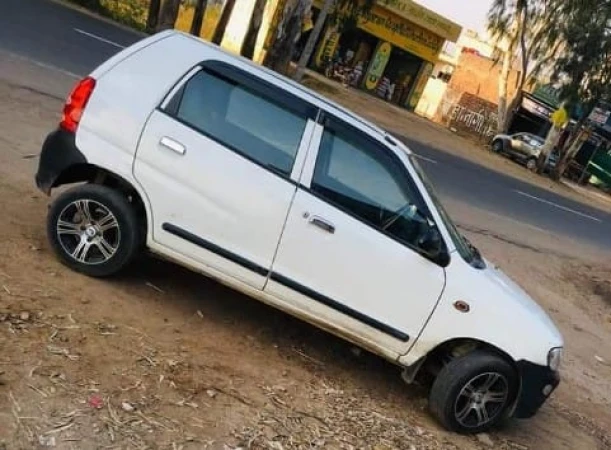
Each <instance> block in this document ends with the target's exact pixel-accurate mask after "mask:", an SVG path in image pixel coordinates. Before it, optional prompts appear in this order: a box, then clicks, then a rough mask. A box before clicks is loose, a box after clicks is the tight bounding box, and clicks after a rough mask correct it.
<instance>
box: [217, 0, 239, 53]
mask: <svg viewBox="0 0 611 450" xmlns="http://www.w3.org/2000/svg"><path fill="white" fill-rule="evenodd" d="M235 2H236V0H226V2H225V6H224V7H223V12H222V13H221V17H220V19H219V22H218V24H217V25H216V28H215V29H214V35H213V36H212V42H214V43H215V44H216V45H221V42H223V37H224V36H225V29H226V28H227V24H228V23H229V19H230V18H231V13H232V12H233V8H234V6H235Z"/></svg>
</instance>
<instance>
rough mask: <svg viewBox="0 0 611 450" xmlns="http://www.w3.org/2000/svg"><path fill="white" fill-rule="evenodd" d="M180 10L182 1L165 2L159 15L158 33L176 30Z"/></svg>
mask: <svg viewBox="0 0 611 450" xmlns="http://www.w3.org/2000/svg"><path fill="white" fill-rule="evenodd" d="M179 9H180V0H164V2H163V5H162V6H161V13H160V14H159V22H158V24H157V31H163V30H171V29H173V28H174V24H175V23H176V19H177V18H178V11H179Z"/></svg>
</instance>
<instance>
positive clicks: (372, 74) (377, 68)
mask: <svg viewBox="0 0 611 450" xmlns="http://www.w3.org/2000/svg"><path fill="white" fill-rule="evenodd" d="M391 51H392V45H390V44H389V43H388V42H382V43H380V44H379V45H378V48H377V49H376V52H375V54H374V55H373V58H372V60H371V64H369V69H367V74H366V75H365V88H366V89H368V90H370V91H373V90H374V89H375V88H376V87H377V86H378V83H379V82H380V78H382V75H383V74H384V70H385V69H386V64H388V60H389V59H390V53H391Z"/></svg>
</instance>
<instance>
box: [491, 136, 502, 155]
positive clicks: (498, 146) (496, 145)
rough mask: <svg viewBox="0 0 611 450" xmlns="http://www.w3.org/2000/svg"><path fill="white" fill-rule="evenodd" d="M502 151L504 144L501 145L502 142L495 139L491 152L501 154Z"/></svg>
mask: <svg viewBox="0 0 611 450" xmlns="http://www.w3.org/2000/svg"><path fill="white" fill-rule="evenodd" d="M504 150H505V144H503V141H501V140H500V139H497V140H496V141H494V142H493V143H492V151H493V152H494V153H503V151H504Z"/></svg>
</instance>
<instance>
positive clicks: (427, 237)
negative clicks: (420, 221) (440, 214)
mask: <svg viewBox="0 0 611 450" xmlns="http://www.w3.org/2000/svg"><path fill="white" fill-rule="evenodd" d="M418 244H419V245H418V246H419V247H420V249H422V252H423V254H424V255H425V256H426V257H427V258H428V259H430V260H431V261H433V262H434V263H436V264H438V265H440V266H441V267H447V266H448V264H450V254H449V253H448V249H447V247H446V245H445V242H444V241H443V238H442V237H441V233H440V232H439V229H438V228H437V227H436V226H435V225H432V226H430V227H428V228H427V230H426V232H425V233H424V235H423V236H422V238H420V239H419V242H418Z"/></svg>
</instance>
